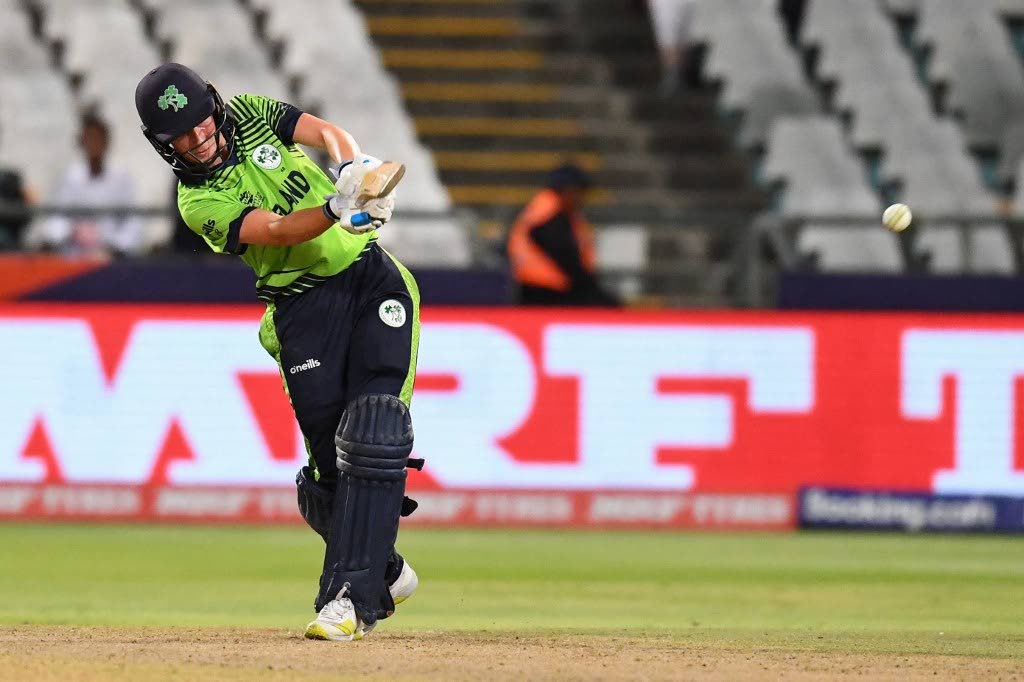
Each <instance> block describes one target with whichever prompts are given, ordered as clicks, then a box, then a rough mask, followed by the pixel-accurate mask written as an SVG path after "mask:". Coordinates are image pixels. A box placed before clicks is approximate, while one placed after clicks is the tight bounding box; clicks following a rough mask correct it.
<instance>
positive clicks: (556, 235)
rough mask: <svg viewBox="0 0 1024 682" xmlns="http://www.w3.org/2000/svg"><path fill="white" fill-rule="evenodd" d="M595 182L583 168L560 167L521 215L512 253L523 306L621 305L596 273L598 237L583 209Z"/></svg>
mask: <svg viewBox="0 0 1024 682" xmlns="http://www.w3.org/2000/svg"><path fill="white" fill-rule="evenodd" d="M591 185H592V182H591V180H590V177H589V176H588V175H587V174H586V173H585V172H584V171H583V170H581V169H580V168H579V167H577V166H574V165H572V164H566V165H564V166H560V167H558V168H556V169H555V170H553V171H552V172H551V175H550V176H549V178H548V183H547V187H546V188H545V189H543V190H541V191H540V192H539V193H538V194H537V195H536V196H535V197H534V198H533V199H531V200H530V203H528V204H527V205H526V207H525V208H524V209H523V211H522V212H521V213H520V214H519V217H517V218H516V221H515V223H514V224H513V225H512V230H511V232H510V233H509V241H508V255H509V259H510V260H511V262H512V276H513V277H514V278H515V280H516V282H517V283H518V285H519V303H520V304H523V305H551V306H558V305H591V306H614V305H618V301H616V300H615V298H614V297H612V296H611V295H609V294H608V293H607V292H605V291H604V290H603V289H602V288H601V285H600V284H599V283H598V281H597V277H596V276H595V275H594V266H595V264H596V252H595V248H594V235H593V230H592V229H591V227H590V224H589V223H587V221H586V219H585V218H584V217H583V211H582V209H583V206H584V203H585V201H586V196H587V193H588V192H589V190H590V188H591Z"/></svg>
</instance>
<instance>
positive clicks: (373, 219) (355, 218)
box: [323, 194, 395, 234]
mask: <svg viewBox="0 0 1024 682" xmlns="http://www.w3.org/2000/svg"><path fill="white" fill-rule="evenodd" d="M324 199H326V200H327V203H326V204H324V207H323V211H324V215H325V216H327V217H328V218H330V219H331V220H334V221H337V223H338V224H339V225H340V226H341V228H342V229H343V230H345V231H346V232H351V233H352V234H365V233H367V232H369V231H371V230H376V229H377V228H378V227H381V226H383V225H384V223H386V222H387V221H389V220H391V213H392V211H394V209H395V198H394V196H392V195H391V194H389V195H388V196H386V197H381V198H380V199H373V200H371V201H367V202H366V203H365V204H363V205H362V206H360V207H358V208H349V205H350V202H349V200H348V199H347V198H346V197H344V196H342V195H341V194H329V195H327V196H326V197H324Z"/></svg>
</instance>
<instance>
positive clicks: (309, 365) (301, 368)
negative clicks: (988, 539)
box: [288, 358, 320, 374]
mask: <svg viewBox="0 0 1024 682" xmlns="http://www.w3.org/2000/svg"><path fill="white" fill-rule="evenodd" d="M319 366H320V361H319V360H314V359H313V358H310V359H309V360H306V361H305V362H304V363H302V364H301V365H295V366H294V367H292V368H291V369H290V370H288V373H289V374H298V373H299V372H305V371H306V370H307V369H313V368H314V367H319Z"/></svg>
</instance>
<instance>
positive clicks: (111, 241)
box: [41, 114, 143, 257]
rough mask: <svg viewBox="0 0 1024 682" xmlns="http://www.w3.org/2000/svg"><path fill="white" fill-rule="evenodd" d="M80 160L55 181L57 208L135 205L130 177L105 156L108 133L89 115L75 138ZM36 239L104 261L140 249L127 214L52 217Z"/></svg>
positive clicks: (137, 228)
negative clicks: (79, 148) (78, 146)
mask: <svg viewBox="0 0 1024 682" xmlns="http://www.w3.org/2000/svg"><path fill="white" fill-rule="evenodd" d="M78 142H79V145H80V146H81V149H82V156H81V157H80V158H78V159H76V160H74V161H73V162H72V163H71V165H69V166H68V168H67V170H66V171H65V172H64V175H63V177H61V179H60V181H59V182H58V183H57V189H56V191H55V192H54V193H53V195H52V197H53V203H54V206H55V207H57V208H106V207H114V206H130V205H132V204H134V203H135V189H134V183H133V182H132V178H131V176H130V175H129V174H128V173H127V172H126V171H125V170H123V169H120V168H116V167H114V166H112V164H111V163H110V162H109V159H108V158H107V151H108V149H109V147H110V130H109V128H108V127H107V124H106V123H105V122H104V121H103V120H102V119H100V118H99V117H97V116H95V115H93V114H87V115H86V116H84V117H83V118H82V124H81V132H80V134H79V138H78ZM41 236H42V240H43V242H44V243H45V244H47V245H48V246H49V247H51V248H53V249H54V250H56V251H57V252H59V253H62V254H65V255H68V256H91V257H109V256H112V255H125V254H133V253H138V252H139V251H140V250H141V249H142V246H143V241H142V238H143V234H142V229H141V225H140V222H139V220H138V219H137V218H135V217H133V216H113V215H111V216H89V217H74V216H73V215H69V216H65V215H56V216H54V217H53V218H51V219H50V220H48V221H47V222H46V223H45V225H44V226H43V229H42V235H41Z"/></svg>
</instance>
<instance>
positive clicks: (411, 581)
mask: <svg viewBox="0 0 1024 682" xmlns="http://www.w3.org/2000/svg"><path fill="white" fill-rule="evenodd" d="M419 584H420V579H419V578H418V577H417V576H416V571H414V570H412V566H410V565H409V561H408V560H405V565H404V566H402V572H401V573H399V574H398V580H396V581H395V582H394V583H392V584H391V585H390V586H388V590H389V591H390V592H391V598H392V599H394V600H395V606H398V605H399V604H401V603H402V602H404V601H405V600H406V599H408V598H409V597H411V596H412V595H413V593H414V592H416V588H417V587H419Z"/></svg>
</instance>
